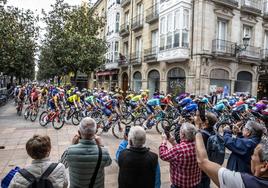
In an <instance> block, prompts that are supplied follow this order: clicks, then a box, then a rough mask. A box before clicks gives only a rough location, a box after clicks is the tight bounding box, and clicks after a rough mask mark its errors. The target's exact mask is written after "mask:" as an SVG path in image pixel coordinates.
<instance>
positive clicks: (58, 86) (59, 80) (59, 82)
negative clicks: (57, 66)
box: [58, 76, 60, 87]
mask: <svg viewBox="0 0 268 188" xmlns="http://www.w3.org/2000/svg"><path fill="white" fill-rule="evenodd" d="M59 86H60V76H58V87H59Z"/></svg>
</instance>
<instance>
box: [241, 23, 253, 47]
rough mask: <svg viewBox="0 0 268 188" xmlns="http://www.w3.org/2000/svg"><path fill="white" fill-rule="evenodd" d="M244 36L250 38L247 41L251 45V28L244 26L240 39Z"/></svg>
mask: <svg viewBox="0 0 268 188" xmlns="http://www.w3.org/2000/svg"><path fill="white" fill-rule="evenodd" d="M246 35H248V36H249V37H250V38H251V40H249V44H250V45H252V41H253V39H252V27H250V26H247V25H244V27H243V36H242V37H245V36H246ZM242 39H243V38H242Z"/></svg>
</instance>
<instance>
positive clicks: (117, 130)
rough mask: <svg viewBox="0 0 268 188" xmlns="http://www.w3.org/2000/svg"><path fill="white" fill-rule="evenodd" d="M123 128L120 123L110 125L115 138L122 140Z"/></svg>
mask: <svg viewBox="0 0 268 188" xmlns="http://www.w3.org/2000/svg"><path fill="white" fill-rule="evenodd" d="M124 127H125V126H123V123H122V122H118V123H114V124H113V125H112V133H113V135H114V137H115V138H117V139H123V138H124V133H125V132H124V130H125V129H124Z"/></svg>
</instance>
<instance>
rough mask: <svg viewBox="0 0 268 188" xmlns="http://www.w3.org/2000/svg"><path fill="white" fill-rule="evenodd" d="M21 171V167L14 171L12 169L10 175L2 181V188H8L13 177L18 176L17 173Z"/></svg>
mask: <svg viewBox="0 0 268 188" xmlns="http://www.w3.org/2000/svg"><path fill="white" fill-rule="evenodd" d="M19 170H20V167H17V166H16V167H15V168H14V169H11V170H10V171H9V173H8V174H7V175H6V176H5V177H4V178H3V179H2V181H1V187H2V188H8V186H9V184H10V182H11V181H12V179H13V177H14V176H15V175H16V173H17V172H18V171H19Z"/></svg>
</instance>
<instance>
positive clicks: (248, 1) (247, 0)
mask: <svg viewBox="0 0 268 188" xmlns="http://www.w3.org/2000/svg"><path fill="white" fill-rule="evenodd" d="M241 11H243V12H245V13H249V14H254V15H260V14H261V11H262V6H261V1H260V0H242V1H241Z"/></svg>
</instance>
